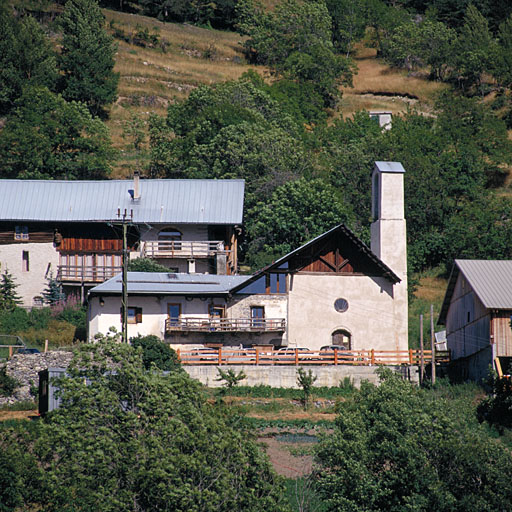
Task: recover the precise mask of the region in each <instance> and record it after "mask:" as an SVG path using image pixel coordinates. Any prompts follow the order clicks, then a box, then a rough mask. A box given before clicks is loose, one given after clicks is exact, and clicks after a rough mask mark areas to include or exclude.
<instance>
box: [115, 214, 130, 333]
mask: <svg viewBox="0 0 512 512" xmlns="http://www.w3.org/2000/svg"><path fill="white" fill-rule="evenodd" d="M117 217H118V218H119V219H120V221H121V222H120V224H121V227H122V230H123V252H122V268H123V274H122V277H123V278H122V295H121V321H122V329H121V332H122V339H123V343H128V225H129V224H130V223H131V221H133V210H131V211H130V219H128V215H127V212H126V209H125V210H124V213H123V215H122V216H121V210H120V209H119V208H118V209H117Z"/></svg>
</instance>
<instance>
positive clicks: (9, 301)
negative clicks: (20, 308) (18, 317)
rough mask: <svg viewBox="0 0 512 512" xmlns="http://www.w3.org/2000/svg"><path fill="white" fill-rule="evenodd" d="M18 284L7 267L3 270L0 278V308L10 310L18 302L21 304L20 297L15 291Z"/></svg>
mask: <svg viewBox="0 0 512 512" xmlns="http://www.w3.org/2000/svg"><path fill="white" fill-rule="evenodd" d="M17 287H18V285H17V284H16V283H15V282H14V278H13V276H12V274H11V273H10V272H9V270H8V269H5V270H4V273H3V274H2V280H1V281H0V310H3V311H11V310H13V309H14V308H15V307H16V306H17V305H18V304H21V298H20V296H19V295H18V294H17V293H16V288H17Z"/></svg>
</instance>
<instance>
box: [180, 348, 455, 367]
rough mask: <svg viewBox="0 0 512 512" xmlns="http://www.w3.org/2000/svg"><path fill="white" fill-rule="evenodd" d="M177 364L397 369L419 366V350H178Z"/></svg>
mask: <svg viewBox="0 0 512 512" xmlns="http://www.w3.org/2000/svg"><path fill="white" fill-rule="evenodd" d="M434 357H435V361H436V363H449V362H450V352H449V351H444V352H437V351H436V352H435V353H434ZM178 358H179V359H180V361H181V364H187V365H193V364H201V365H202V364H214V365H221V364H227V365H230V364H250V365H281V364H283V365H322V366H325V365H351V366H378V365H384V366H400V365H408V366H413V365H418V366H419V365H420V364H421V353H420V351H419V350H414V349H410V350H373V349H368V350H350V351H341V350H332V351H312V350H306V349H294V348H284V349H280V350H277V351H274V350H272V349H267V348H256V349H254V348H253V349H238V348H233V347H222V348H217V349H215V348H200V349H197V348H195V349H192V348H190V349H185V348H181V349H178ZM423 362H424V364H427V363H431V362H432V351H431V350H425V351H424V352H423Z"/></svg>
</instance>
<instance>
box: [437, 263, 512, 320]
mask: <svg viewBox="0 0 512 512" xmlns="http://www.w3.org/2000/svg"><path fill="white" fill-rule="evenodd" d="M460 273H462V275H463V276H464V277H465V279H466V281H467V282H468V283H469V285H470V286H471V288H472V289H473V291H474V292H475V294H476V296H477V297H478V298H479V300H480V301H481V302H482V304H483V306H484V307H485V308H487V309H512V260H455V261H454V264H453V268H452V272H451V275H450V279H449V281H448V287H447V289H446V294H445V297H444V301H443V306H442V308H441V313H440V315H439V321H438V323H440V324H443V325H444V323H445V322H446V315H447V314H448V308H449V306H450V302H451V298H452V295H453V290H454V288H455V283H456V282H457V278H458V276H459V274H460Z"/></svg>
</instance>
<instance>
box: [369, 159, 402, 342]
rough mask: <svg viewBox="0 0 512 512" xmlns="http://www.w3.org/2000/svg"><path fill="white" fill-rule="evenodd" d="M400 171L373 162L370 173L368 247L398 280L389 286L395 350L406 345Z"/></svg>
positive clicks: (398, 167) (397, 166)
mask: <svg viewBox="0 0 512 512" xmlns="http://www.w3.org/2000/svg"><path fill="white" fill-rule="evenodd" d="M404 173H405V169H404V168H403V166H402V164H401V163H400V162H375V167H374V168H373V174H372V216H373V223H372V225H371V249H372V252H373V253H374V254H375V255H377V256H378V257H379V258H380V259H381V260H382V261H383V262H384V263H385V264H386V265H387V266H388V267H390V268H391V270H393V272H394V273H395V274H396V275H397V276H398V277H399V278H400V279H401V282H400V283H398V284H396V285H394V287H393V302H394V308H395V311H394V317H395V319H396V322H395V327H396V330H395V332H396V333H397V336H396V338H395V342H396V346H397V350H406V349H407V348H408V339H407V337H408V318H407V315H408V313H407V233H406V225H405V216H404Z"/></svg>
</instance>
